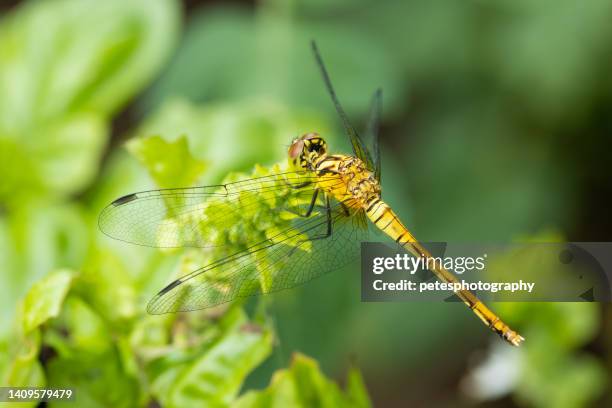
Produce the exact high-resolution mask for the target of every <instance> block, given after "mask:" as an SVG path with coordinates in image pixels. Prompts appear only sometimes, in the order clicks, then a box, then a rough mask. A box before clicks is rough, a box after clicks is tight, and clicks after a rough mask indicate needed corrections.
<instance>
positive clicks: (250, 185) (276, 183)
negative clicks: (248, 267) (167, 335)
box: [98, 172, 316, 248]
mask: <svg viewBox="0 0 612 408" xmlns="http://www.w3.org/2000/svg"><path fill="white" fill-rule="evenodd" d="M315 181H316V177H315V176H314V175H312V174H311V173H308V172H287V173H280V174H273V175H269V176H264V177H258V178H251V179H248V180H243V181H237V182H234V183H227V184H222V185H215V186H203V187H191V188H174V189H162V190H152V191H144V192H140V193H133V194H129V195H126V196H123V197H121V198H118V199H117V200H115V201H113V202H112V203H111V204H109V205H108V206H107V207H106V208H105V209H104V210H103V211H102V213H101V214H100V217H99V220H98V224H99V226H100V229H101V230H102V232H104V233H105V234H106V235H108V236H110V237H112V238H115V239H118V240H121V241H125V242H129V243H133V244H137V245H144V246H151V247H161V248H176V247H215V246H220V245H225V244H227V241H228V239H229V238H232V237H228V236H227V235H228V234H230V232H232V231H233V232H232V233H233V234H234V235H237V236H238V237H234V238H235V239H240V235H241V234H240V231H238V232H237V231H236V228H238V226H237V225H236V224H239V223H244V222H245V221H244V220H245V219H249V217H250V218H257V217H258V216H260V215H261V214H262V213H263V214H265V215H266V216H260V217H259V218H261V223H262V225H251V226H250V228H251V229H261V228H264V227H265V225H263V224H265V222H266V217H267V218H270V222H272V221H273V219H272V218H275V217H279V216H280V215H282V213H283V212H293V213H303V212H305V211H306V209H307V208H308V206H309V203H310V200H311V199H312V196H313V193H314V189H315V183H314V182H315ZM253 222H254V223H255V222H256V221H253ZM245 234H246V232H245Z"/></svg>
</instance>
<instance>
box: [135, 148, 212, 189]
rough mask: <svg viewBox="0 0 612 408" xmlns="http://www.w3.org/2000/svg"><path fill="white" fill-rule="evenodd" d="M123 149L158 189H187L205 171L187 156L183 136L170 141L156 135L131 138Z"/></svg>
mask: <svg viewBox="0 0 612 408" xmlns="http://www.w3.org/2000/svg"><path fill="white" fill-rule="evenodd" d="M127 148H128V150H129V151H130V153H132V155H134V156H135V157H136V158H137V159H138V160H139V161H140V162H141V163H142V165H143V166H145V167H146V168H147V170H148V171H149V174H150V175H151V177H152V178H153V180H155V183H156V184H157V185H158V186H159V187H161V188H170V187H177V186H183V187H187V186H191V185H193V184H194V183H195V182H196V180H197V179H198V178H199V177H200V175H201V174H202V173H203V172H204V170H205V168H206V166H205V164H204V162H203V161H201V160H198V159H196V158H194V157H193V156H192V155H191V154H190V153H189V147H188V146H187V138H186V137H185V136H181V137H179V138H178V139H176V140H175V141H172V142H168V141H166V140H164V139H163V138H161V137H160V136H151V137H144V138H137V139H132V140H131V141H130V142H128V144H127Z"/></svg>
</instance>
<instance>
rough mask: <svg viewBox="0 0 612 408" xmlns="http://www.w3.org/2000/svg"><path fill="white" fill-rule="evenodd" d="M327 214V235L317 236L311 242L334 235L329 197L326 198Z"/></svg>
mask: <svg viewBox="0 0 612 408" xmlns="http://www.w3.org/2000/svg"><path fill="white" fill-rule="evenodd" d="M325 212H326V214H327V232H326V233H325V234H321V235H317V236H315V237H312V238H311V241H314V240H315V239H325V238H328V237H330V236H331V234H332V214H331V205H330V204H329V196H328V195H326V196H325Z"/></svg>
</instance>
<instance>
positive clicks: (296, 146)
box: [288, 139, 304, 160]
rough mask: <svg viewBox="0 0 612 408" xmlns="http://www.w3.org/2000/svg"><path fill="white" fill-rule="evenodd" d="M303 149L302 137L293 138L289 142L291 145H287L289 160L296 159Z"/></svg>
mask: <svg viewBox="0 0 612 408" xmlns="http://www.w3.org/2000/svg"><path fill="white" fill-rule="evenodd" d="M303 150H304V141H303V140H302V139H296V140H294V141H293V143H291V146H289V152H288V153H289V158H290V159H291V160H295V159H297V158H298V157H299V156H300V155H301V154H302V151H303Z"/></svg>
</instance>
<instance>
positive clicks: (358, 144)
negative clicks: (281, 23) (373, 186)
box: [312, 41, 375, 171]
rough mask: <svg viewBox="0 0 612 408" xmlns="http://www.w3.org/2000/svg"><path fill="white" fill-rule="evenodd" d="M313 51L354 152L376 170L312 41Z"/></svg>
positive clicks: (370, 168) (371, 168)
mask: <svg viewBox="0 0 612 408" xmlns="http://www.w3.org/2000/svg"><path fill="white" fill-rule="evenodd" d="M312 52H313V53H314V56H315V60H316V61H317V65H318V66H319V69H320V70H321V75H322V76H323V81H324V82H325V87H326V88H327V92H328V93H329V95H330V96H331V99H332V102H333V103H334V106H335V108H336V112H338V115H339V116H340V119H342V124H343V125H344V130H345V131H346V133H347V134H348V136H349V138H350V139H351V145H352V146H353V152H354V153H355V155H356V156H357V157H358V158H360V159H361V160H362V161H363V162H364V163H365V164H366V166H367V167H368V169H369V170H371V171H374V170H375V169H374V162H373V161H372V157H371V156H370V153H369V152H368V149H367V148H366V147H365V145H364V143H363V140H361V138H360V137H359V134H358V133H357V131H356V130H355V128H354V127H353V125H351V122H350V121H349V119H348V116H347V115H346V113H345V112H344V109H342V105H340V101H339V100H338V97H337V96H336V91H334V87H333V86H332V83H331V79H330V78H329V74H328V73H327V69H326V68H325V64H323V59H322V58H321V54H320V53H319V49H318V48H317V44H316V43H315V42H314V41H313V42H312Z"/></svg>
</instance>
